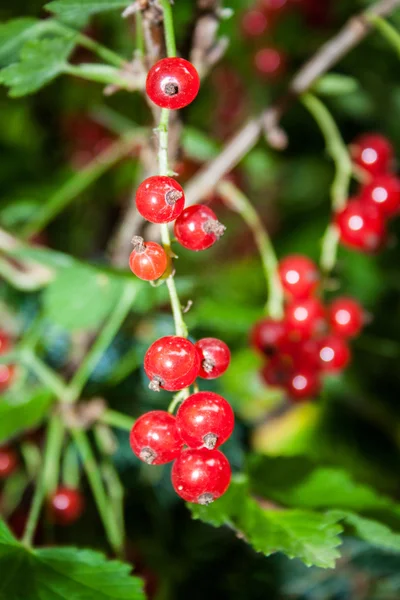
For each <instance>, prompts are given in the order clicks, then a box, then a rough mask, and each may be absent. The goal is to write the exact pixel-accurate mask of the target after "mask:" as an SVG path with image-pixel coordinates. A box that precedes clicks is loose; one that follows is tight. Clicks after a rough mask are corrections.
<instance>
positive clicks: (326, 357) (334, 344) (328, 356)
mask: <svg viewBox="0 0 400 600" xmlns="http://www.w3.org/2000/svg"><path fill="white" fill-rule="evenodd" d="M350 358H351V355H350V350H349V347H348V345H347V342H346V341H345V340H344V339H343V338H341V337H339V336H337V335H327V336H326V337H325V338H323V339H322V340H320V342H319V359H320V367H321V370H322V371H325V372H329V373H334V372H337V371H341V370H342V369H345V368H346V367H347V365H348V364H349V362H350Z"/></svg>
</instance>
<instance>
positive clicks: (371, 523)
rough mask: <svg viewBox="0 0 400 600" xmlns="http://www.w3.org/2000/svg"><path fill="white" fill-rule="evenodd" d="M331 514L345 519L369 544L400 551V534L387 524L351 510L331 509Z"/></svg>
mask: <svg viewBox="0 0 400 600" xmlns="http://www.w3.org/2000/svg"><path fill="white" fill-rule="evenodd" d="M329 514H331V515H332V517H333V518H337V519H340V520H344V521H345V522H346V523H347V524H348V525H350V526H351V527H353V528H354V530H355V532H356V534H357V536H358V537H360V538H361V539H363V540H365V541H366V542H368V543H369V544H372V545H373V546H377V547H379V548H383V549H385V550H394V551H395V552H400V534H399V533H395V532H393V531H392V530H391V529H389V527H387V525H384V524H383V523H379V522H378V521H375V520H373V519H369V518H366V517H360V516H359V515H356V514H354V513H351V512H343V513H341V512H340V511H331V512H330V513H329Z"/></svg>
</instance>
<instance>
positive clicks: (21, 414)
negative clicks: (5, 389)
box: [0, 388, 52, 444]
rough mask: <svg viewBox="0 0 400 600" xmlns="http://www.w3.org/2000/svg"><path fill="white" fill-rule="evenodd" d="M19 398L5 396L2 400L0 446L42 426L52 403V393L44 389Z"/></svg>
mask: <svg viewBox="0 0 400 600" xmlns="http://www.w3.org/2000/svg"><path fill="white" fill-rule="evenodd" d="M17 398H18V399H17ZM17 398H14V397H9V396H3V397H2V398H1V400H0V444H2V443H3V442H4V441H5V440H8V439H10V438H11V437H15V436H16V435H18V434H20V433H22V432H23V431H26V430H28V429H32V428H33V427H37V426H38V425H40V423H41V422H42V421H43V420H44V418H45V417H46V415H47V413H48V410H49V407H50V404H51V401H52V398H51V393H50V392H49V391H48V390H47V389H44V388H43V389H42V388H40V389H36V390H33V391H32V392H31V393H30V395H28V396H24V395H23V394H18V397H17Z"/></svg>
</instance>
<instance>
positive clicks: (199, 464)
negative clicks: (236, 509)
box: [171, 448, 231, 504]
mask: <svg viewBox="0 0 400 600" xmlns="http://www.w3.org/2000/svg"><path fill="white" fill-rule="evenodd" d="M171 479H172V485H173V487H174V490H175V492H176V493H177V494H178V496H180V497H181V498H183V499H184V500H186V502H196V503H197V504H210V502H213V500H216V499H217V498H219V497H220V496H222V494H224V493H225V492H226V490H227V489H228V487H229V483H230V481H231V467H230V465H229V462H228V459H227V458H226V456H224V454H222V452H220V451H219V450H207V449H205V448H202V449H200V450H192V449H188V450H183V452H181V454H180V455H179V456H178V458H177V459H176V461H175V462H174V464H173V466H172V473H171Z"/></svg>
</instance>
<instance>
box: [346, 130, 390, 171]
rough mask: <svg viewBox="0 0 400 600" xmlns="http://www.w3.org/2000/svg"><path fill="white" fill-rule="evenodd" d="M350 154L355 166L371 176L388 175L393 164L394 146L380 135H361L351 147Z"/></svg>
mask: <svg viewBox="0 0 400 600" xmlns="http://www.w3.org/2000/svg"><path fill="white" fill-rule="evenodd" d="M350 152H351V156H352V158H353V161H354V162H355V164H356V165H357V166H358V167H360V168H361V169H364V170H365V171H367V172H368V173H370V174H371V175H380V174H382V173H387V172H388V171H389V170H390V166H391V163H392V162H393V155H394V152H393V146H392V145H391V143H390V142H389V140H388V139H387V138H386V137H385V136H383V135H380V134H378V133H366V134H364V135H360V136H359V137H358V138H356V139H355V140H354V141H353V143H352V144H351V145H350Z"/></svg>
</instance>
